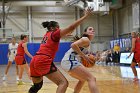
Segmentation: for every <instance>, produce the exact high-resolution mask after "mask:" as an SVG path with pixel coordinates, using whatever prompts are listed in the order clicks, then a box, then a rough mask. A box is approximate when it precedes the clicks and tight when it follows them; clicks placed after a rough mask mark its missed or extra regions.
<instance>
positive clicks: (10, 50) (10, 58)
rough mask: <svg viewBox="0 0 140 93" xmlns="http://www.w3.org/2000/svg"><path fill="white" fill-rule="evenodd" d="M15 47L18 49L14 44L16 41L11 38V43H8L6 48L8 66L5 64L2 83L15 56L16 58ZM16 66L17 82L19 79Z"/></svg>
mask: <svg viewBox="0 0 140 93" xmlns="http://www.w3.org/2000/svg"><path fill="white" fill-rule="evenodd" d="M17 47H18V44H17V43H16V40H15V38H14V37H13V38H12V41H11V43H9V46H8V55H7V56H8V64H7V67H6V70H5V73H4V76H3V78H2V79H3V81H5V80H6V79H7V74H8V70H9V68H10V66H11V64H12V62H14V60H15V56H16V53H17ZM18 73H19V72H18V66H17V65H16V75H17V76H16V80H17V81H18V80H19V78H18Z"/></svg>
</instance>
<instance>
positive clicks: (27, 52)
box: [22, 43, 33, 58]
mask: <svg viewBox="0 0 140 93" xmlns="http://www.w3.org/2000/svg"><path fill="white" fill-rule="evenodd" d="M22 47H23V48H24V51H25V53H26V54H27V55H28V56H29V57H30V58H33V56H32V55H31V54H30V53H29V51H28V49H27V43H23V44H22Z"/></svg>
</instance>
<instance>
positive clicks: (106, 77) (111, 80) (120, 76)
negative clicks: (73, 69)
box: [0, 64, 140, 93]
mask: <svg viewBox="0 0 140 93" xmlns="http://www.w3.org/2000/svg"><path fill="white" fill-rule="evenodd" d="M57 66H58V68H59V69H60V71H61V72H62V73H63V74H64V75H65V76H66V78H67V80H68V81H69V88H68V89H67V92H66V93H73V88H74V86H75V84H76V82H77V80H76V79H74V78H72V77H71V76H69V75H68V74H67V73H66V72H65V71H63V70H62V69H61V68H60V65H59V64H57ZM4 68H5V66H4V65H1V66H0V71H1V72H0V75H1V78H2V74H3V73H2V72H3V71H4ZM88 70H89V71H90V73H92V74H93V75H94V76H95V77H96V79H97V85H98V87H99V90H100V93H139V92H140V82H139V81H137V82H134V81H133V78H132V77H133V73H132V71H131V69H130V67H121V66H99V65H96V66H94V67H93V68H89V69H88ZM14 72H15V66H14V65H13V66H12V67H11V70H10V71H9V74H8V76H9V77H8V80H7V81H6V82H3V81H2V80H0V83H1V85H0V89H1V90H0V93H27V92H28V89H29V88H30V86H31V82H29V79H28V78H27V75H26V73H24V76H23V77H24V78H23V81H24V82H25V83H26V84H25V85H17V84H16V77H15V73H14ZM138 73H140V70H138ZM139 77H140V76H139ZM56 87H57V86H56V85H55V84H54V83H52V82H51V81H49V80H48V79H46V78H45V77H44V85H43V87H42V89H41V90H40V91H39V92H38V93H55V91H56ZM80 93H90V92H89V89H88V85H87V83H85V85H84V87H83V88H82V91H81V92H80Z"/></svg>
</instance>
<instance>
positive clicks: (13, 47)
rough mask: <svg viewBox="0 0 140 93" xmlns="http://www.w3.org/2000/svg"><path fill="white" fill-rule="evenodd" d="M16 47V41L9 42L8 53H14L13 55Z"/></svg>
mask: <svg viewBox="0 0 140 93" xmlns="http://www.w3.org/2000/svg"><path fill="white" fill-rule="evenodd" d="M17 47H18V44H17V43H15V45H13V44H12V43H10V44H9V47H8V49H9V51H10V55H14V56H15V55H16V53H17Z"/></svg>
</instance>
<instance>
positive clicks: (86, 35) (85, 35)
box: [82, 26, 89, 37]
mask: <svg viewBox="0 0 140 93" xmlns="http://www.w3.org/2000/svg"><path fill="white" fill-rule="evenodd" d="M88 28H89V26H88V27H86V28H85V30H84V32H87V29H88ZM82 37H88V34H86V33H84V34H83V35H82Z"/></svg>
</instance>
